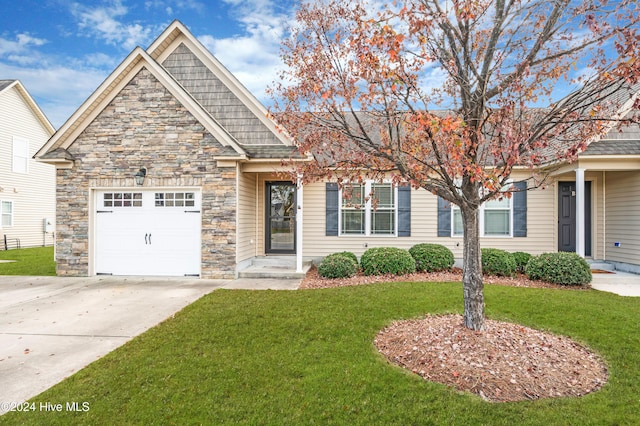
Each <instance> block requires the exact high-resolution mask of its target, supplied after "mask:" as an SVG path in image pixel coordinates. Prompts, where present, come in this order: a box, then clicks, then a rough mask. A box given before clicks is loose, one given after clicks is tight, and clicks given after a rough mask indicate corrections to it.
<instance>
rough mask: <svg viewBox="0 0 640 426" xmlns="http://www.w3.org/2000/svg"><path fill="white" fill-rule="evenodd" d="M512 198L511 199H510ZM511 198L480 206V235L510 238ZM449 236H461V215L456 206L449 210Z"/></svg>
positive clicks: (492, 201) (488, 202)
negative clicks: (450, 216)
mask: <svg viewBox="0 0 640 426" xmlns="http://www.w3.org/2000/svg"><path fill="white" fill-rule="evenodd" d="M512 198H513V197H512ZM512 198H503V199H502V200H490V201H487V202H486V203H484V204H483V205H482V206H480V213H479V216H480V218H479V219H480V224H479V225H480V235H481V236H483V237H510V236H511V222H512V220H511V217H512ZM451 215H452V218H451V235H452V236H454V237H457V236H462V234H463V227H462V213H461V212H460V208H459V207H458V206H455V205H453V206H452V208H451Z"/></svg>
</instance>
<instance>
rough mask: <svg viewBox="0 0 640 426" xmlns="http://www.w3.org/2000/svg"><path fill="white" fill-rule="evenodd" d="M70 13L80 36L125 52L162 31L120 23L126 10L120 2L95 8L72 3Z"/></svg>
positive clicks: (157, 27) (156, 28)
mask: <svg viewBox="0 0 640 426" xmlns="http://www.w3.org/2000/svg"><path fill="white" fill-rule="evenodd" d="M70 11H71V14H72V15H73V16H74V17H75V18H76V19H77V20H78V28H79V29H80V31H81V33H82V34H84V35H87V36H92V37H96V38H99V39H102V40H104V41H105V42H106V43H107V44H110V45H113V46H122V47H123V48H125V49H127V50H131V49H133V48H134V47H136V46H140V45H141V46H146V45H147V44H148V43H149V42H150V41H151V40H152V39H153V37H155V36H156V35H157V34H159V33H160V31H161V29H162V26H154V25H149V26H143V25H141V24H139V23H126V24H125V23H123V22H121V21H120V20H119V18H121V17H124V16H125V15H127V12H128V9H127V8H126V7H125V6H124V5H123V4H122V2H121V1H120V0H113V1H112V2H111V4H110V5H108V6H97V7H91V6H85V5H83V4H81V3H72V4H71V6H70Z"/></svg>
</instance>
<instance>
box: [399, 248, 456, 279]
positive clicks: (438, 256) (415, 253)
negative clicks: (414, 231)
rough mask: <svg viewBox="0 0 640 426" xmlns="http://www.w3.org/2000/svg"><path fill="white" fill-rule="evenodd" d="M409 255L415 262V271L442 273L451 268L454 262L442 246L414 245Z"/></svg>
mask: <svg viewBox="0 0 640 426" xmlns="http://www.w3.org/2000/svg"><path fill="white" fill-rule="evenodd" d="M409 253H410V254H411V256H412V257H413V259H414V260H415V261H416V270H417V271H424V272H435V271H442V270H445V269H449V268H451V267H452V266H453V263H454V262H455V259H454V257H453V253H452V252H451V250H449V249H448V248H446V247H445V246H443V245H442V244H416V245H415V246H413V247H411V248H410V249H409Z"/></svg>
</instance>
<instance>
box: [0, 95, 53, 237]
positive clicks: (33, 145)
mask: <svg viewBox="0 0 640 426" xmlns="http://www.w3.org/2000/svg"><path fill="white" fill-rule="evenodd" d="M50 136H51V134H50V133H49V131H48V129H47V128H46V127H45V126H44V125H43V124H42V122H41V121H40V120H38V118H37V117H36V116H35V114H34V112H33V110H32V109H31V108H30V107H29V106H28V104H27V103H26V101H25V99H24V98H23V97H22V95H21V94H20V92H19V91H18V89H17V87H16V86H13V87H11V88H9V89H6V90H5V91H3V92H2V94H1V95H0V188H1V189H0V200H3V201H12V202H13V226H11V227H4V228H2V227H1V226H0V240H1V239H2V238H3V236H4V235H6V236H7V238H8V239H15V238H19V239H20V243H21V245H22V247H33V246H42V245H51V244H53V242H54V241H53V233H47V234H45V232H44V223H43V220H44V219H45V218H47V219H50V220H51V222H52V224H54V223H55V211H56V206H55V188H56V186H55V185H56V183H55V182H56V181H55V175H56V170H55V167H54V166H52V165H50V164H43V163H39V162H36V161H35V160H34V159H33V158H32V157H33V155H34V154H35V153H36V152H37V151H38V150H39V149H40V147H41V146H42V145H44V144H45V143H46V142H47V140H48V139H49V137H50ZM14 137H19V138H22V139H26V140H28V141H29V153H28V154H29V160H28V173H27V174H23V173H14V172H13V167H12V161H13V138H14ZM2 248H4V247H2Z"/></svg>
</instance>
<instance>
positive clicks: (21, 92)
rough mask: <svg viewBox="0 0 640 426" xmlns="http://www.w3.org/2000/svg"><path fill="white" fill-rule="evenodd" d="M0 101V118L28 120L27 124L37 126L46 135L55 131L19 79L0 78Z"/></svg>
mask: <svg viewBox="0 0 640 426" xmlns="http://www.w3.org/2000/svg"><path fill="white" fill-rule="evenodd" d="M0 101H1V103H2V105H0V107H1V108H3V109H1V110H0V118H8V119H9V121H15V120H16V118H20V119H23V120H24V119H26V120H29V126H37V127H39V128H40V129H42V131H43V132H44V133H46V134H47V136H51V135H52V134H53V133H54V132H55V129H54V128H53V125H52V124H51V122H49V120H48V119H47V117H46V116H45V115H44V113H43V112H42V110H41V109H40V107H39V106H38V105H37V104H36V102H35V101H34V100H33V98H32V97H31V95H30V94H29V92H27V89H25V87H24V86H23V85H22V84H21V83H20V81H19V80H0ZM5 109H6V111H5ZM16 115H17V117H16Z"/></svg>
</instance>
